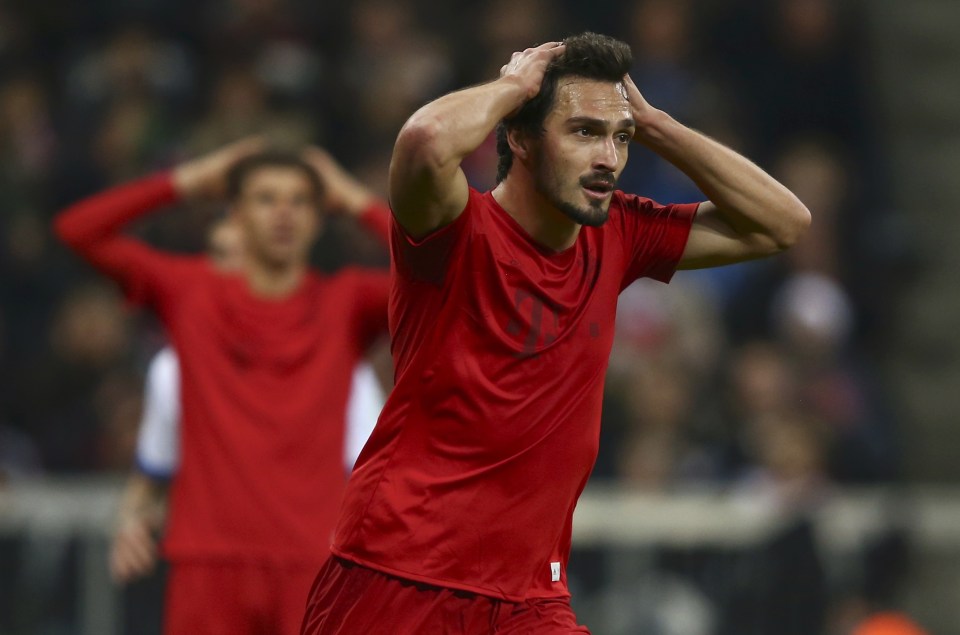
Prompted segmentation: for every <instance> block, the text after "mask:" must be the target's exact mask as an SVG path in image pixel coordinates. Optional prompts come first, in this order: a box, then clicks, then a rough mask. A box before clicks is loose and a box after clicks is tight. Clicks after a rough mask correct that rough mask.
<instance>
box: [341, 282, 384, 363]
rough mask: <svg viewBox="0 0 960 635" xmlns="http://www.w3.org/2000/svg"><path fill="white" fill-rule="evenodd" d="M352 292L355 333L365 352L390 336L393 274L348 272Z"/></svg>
mask: <svg viewBox="0 0 960 635" xmlns="http://www.w3.org/2000/svg"><path fill="white" fill-rule="evenodd" d="M342 275H344V276H346V277H347V278H348V280H349V283H350V286H351V288H352V297H353V302H352V309H353V322H354V325H355V327H356V328H355V332H356V333H357V334H358V341H359V344H360V347H361V348H362V349H364V350H365V349H366V348H367V347H368V346H370V345H371V344H372V343H373V342H374V341H375V340H376V339H377V338H378V337H380V336H381V335H382V334H384V333H386V332H387V303H388V302H389V299H390V274H389V273H387V271H385V270H383V271H381V270H378V269H360V268H353V267H351V268H348V269H346V270H345V271H344V272H343V274H342Z"/></svg>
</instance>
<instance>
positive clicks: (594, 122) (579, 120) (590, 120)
mask: <svg viewBox="0 0 960 635" xmlns="http://www.w3.org/2000/svg"><path fill="white" fill-rule="evenodd" d="M567 123H568V124H574V125H582V126H593V127H596V128H606V127H607V120H606V119H596V118H594V117H583V116H581V117H570V118H569V119H567ZM635 125H636V122H634V120H633V119H632V118H627V119H621V120H620V121H619V122H617V123H615V124H613V127H614V128H631V127H633V126H635Z"/></svg>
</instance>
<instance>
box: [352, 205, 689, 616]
mask: <svg viewBox="0 0 960 635" xmlns="http://www.w3.org/2000/svg"><path fill="white" fill-rule="evenodd" d="M696 208H697V206H696V204H693V205H678V206H668V207H663V206H660V205H657V204H656V203H653V202H652V201H649V200H647V199H643V198H639V197H635V196H629V195H625V194H623V193H622V192H616V193H615V194H614V198H613V201H612V203H611V206H610V219H609V221H608V222H607V223H606V224H605V225H604V226H602V227H584V228H583V229H582V230H581V232H580V235H579V237H578V238H577V241H576V244H575V245H574V246H573V247H571V248H569V249H567V250H565V251H562V252H559V253H555V252H549V251H547V250H545V249H543V248H541V247H540V246H538V245H537V244H535V243H534V242H532V241H531V239H530V237H529V236H528V235H527V234H526V233H525V232H524V231H523V229H522V228H521V227H520V226H519V225H518V224H517V223H516V222H515V221H514V220H513V219H512V218H511V217H510V216H509V215H508V214H507V213H506V212H505V211H504V210H503V209H502V208H501V207H500V206H499V205H498V204H497V203H496V201H495V200H494V198H493V196H492V195H491V194H490V193H486V194H480V193H479V192H476V191H474V190H471V192H470V199H469V203H468V204H467V208H466V209H465V210H464V212H463V214H462V215H461V216H460V217H459V218H458V219H457V220H456V221H455V222H454V223H452V224H451V225H449V226H447V227H445V228H443V229H441V230H439V231H438V232H436V233H434V234H432V235H431V236H429V237H428V238H426V239H424V240H422V241H419V242H418V241H413V240H411V239H409V238H408V237H406V236H405V235H404V233H403V232H402V230H399V229H397V230H396V231H394V233H393V239H392V241H393V242H392V248H393V276H394V279H393V288H392V290H391V304H390V328H391V334H392V336H393V354H394V361H395V364H396V368H397V382H396V386H395V388H394V391H393V393H392V394H391V396H390V398H389V399H388V401H387V405H386V407H385V408H384V410H383V413H382V414H381V417H380V421H379V422H378V424H377V428H376V429H375V430H374V433H373V435H372V436H371V438H370V441H369V442H368V443H367V445H366V446H365V448H364V450H363V452H362V453H361V454H360V458H359V460H358V462H357V466H356V468H355V471H354V473H353V476H352V477H351V481H350V483H349V485H348V487H347V495H346V498H345V501H344V508H343V512H342V513H341V517H340V521H339V524H338V527H337V534H336V538H335V541H334V547H333V551H334V553H336V554H338V555H340V556H342V557H344V558H347V559H349V560H353V561H355V562H357V563H360V564H363V565H366V566H369V567H372V568H375V569H379V570H381V571H384V572H387V573H392V574H395V575H399V576H401V577H405V578H409V579H413V580H419V581H424V582H429V583H433V584H438V585H441V586H446V587H453V588H460V589H466V590H469V591H474V592H477V593H481V594H486V595H492V596H495V597H499V598H503V599H507V600H514V601H517V600H521V599H524V598H533V597H554V596H557V597H560V596H566V595H568V591H567V588H566V562H567V556H568V554H569V550H570V534H571V520H572V515H573V509H574V506H575V504H576V501H577V498H578V496H579V495H580V492H581V491H582V490H583V487H584V484H585V483H586V481H587V477H588V475H589V473H590V470H591V469H592V467H593V463H594V460H595V459H596V455H597V444H598V439H599V429H600V405H601V399H602V394H603V382H604V376H605V373H606V368H607V360H608V357H609V354H610V347H611V345H612V342H613V326H614V317H615V313H616V303H617V296H618V294H619V293H620V291H621V290H622V289H623V288H624V287H625V286H627V285H628V284H629V283H630V282H632V281H633V280H635V279H636V278H638V277H641V276H649V277H652V278H656V279H658V280H662V281H665V282H666V281H668V280H669V279H670V277H671V276H672V274H673V272H674V270H675V268H676V265H677V263H678V262H679V259H680V257H681V255H682V253H683V249H684V246H685V245H686V241H687V236H688V235H689V231H690V226H691V222H692V219H693V216H694V214H695V211H696Z"/></svg>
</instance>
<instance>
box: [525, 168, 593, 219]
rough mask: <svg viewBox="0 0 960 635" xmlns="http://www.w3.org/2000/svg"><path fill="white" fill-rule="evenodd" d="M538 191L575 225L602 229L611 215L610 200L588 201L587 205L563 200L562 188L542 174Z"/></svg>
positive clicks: (538, 183)
mask: <svg viewBox="0 0 960 635" xmlns="http://www.w3.org/2000/svg"><path fill="white" fill-rule="evenodd" d="M537 189H538V190H539V192H540V194H541V195H542V196H543V197H544V198H545V199H547V201H549V202H550V204H551V205H553V206H554V207H556V208H557V209H558V210H560V212H561V213H563V215H564V216H566V217H567V218H569V219H571V220H572V221H574V222H575V223H579V224H580V225H585V226H587V227H600V226H601V225H603V224H604V223H606V222H607V218H608V217H609V215H610V200H611V199H610V198H609V197H608V198H606V199H604V200H602V201H587V202H586V203H585V204H582V205H578V204H577V203H574V202H573V201H570V200H567V199H565V198H563V196H562V194H560V191H561V188H560V187H559V186H558V185H557V181H556V180H555V179H550V178H546V175H544V174H543V173H541V174H540V175H539V178H538V179H537Z"/></svg>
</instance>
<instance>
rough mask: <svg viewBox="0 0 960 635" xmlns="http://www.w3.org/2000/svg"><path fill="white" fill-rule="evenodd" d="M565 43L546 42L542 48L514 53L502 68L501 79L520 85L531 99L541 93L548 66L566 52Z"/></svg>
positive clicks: (527, 97)
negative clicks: (510, 80) (541, 85)
mask: <svg viewBox="0 0 960 635" xmlns="http://www.w3.org/2000/svg"><path fill="white" fill-rule="evenodd" d="M565 48H566V47H565V46H564V45H563V42H545V43H544V44H541V45H540V46H536V47H534V48H529V49H527V50H525V51H519V52H517V53H514V54H513V55H512V56H511V57H510V61H509V62H507V63H506V64H504V65H503V66H502V67H500V78H501V79H512V80H514V81H516V82H517V83H519V84H520V86H521V87H523V89H524V93H525V94H526V99H531V98H532V97H534V96H535V95H536V94H537V93H539V92H540V84H541V83H542V82H543V75H544V73H546V70H547V66H548V65H549V64H550V62H552V61H553V60H554V59H555V58H556V57H558V56H560V54H562V53H563V51H564V50H565Z"/></svg>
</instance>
